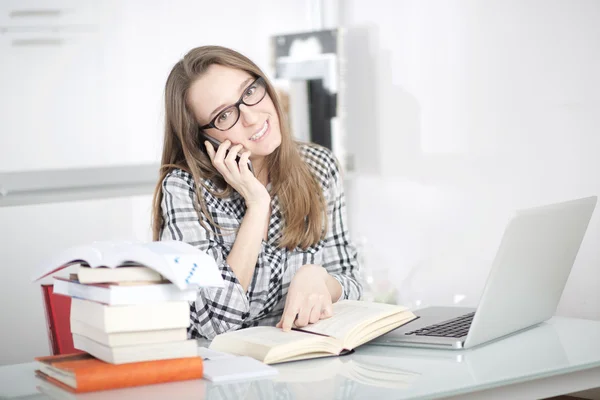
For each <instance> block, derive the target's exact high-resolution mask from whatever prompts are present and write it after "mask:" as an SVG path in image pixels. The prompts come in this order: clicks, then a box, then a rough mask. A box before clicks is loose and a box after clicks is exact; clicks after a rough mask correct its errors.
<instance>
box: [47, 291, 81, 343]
mask: <svg viewBox="0 0 600 400" xmlns="http://www.w3.org/2000/svg"><path fill="white" fill-rule="evenodd" d="M42 296H43V299H44V310H45V312H46V324H47V327H48V340H49V342H50V349H51V350H52V354H53V355H58V354H69V353H81V352H80V351H79V350H76V349H75V347H73V335H72V334H71V321H70V316H71V298H70V297H66V296H61V295H57V294H54V292H53V286H52V285H42Z"/></svg>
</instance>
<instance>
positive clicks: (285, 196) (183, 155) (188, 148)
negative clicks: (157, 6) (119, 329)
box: [152, 46, 327, 249]
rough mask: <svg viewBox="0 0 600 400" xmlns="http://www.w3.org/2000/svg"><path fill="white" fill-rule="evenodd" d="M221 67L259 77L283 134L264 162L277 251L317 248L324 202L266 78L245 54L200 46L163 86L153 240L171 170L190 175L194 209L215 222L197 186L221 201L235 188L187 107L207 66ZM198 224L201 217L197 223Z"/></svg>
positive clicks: (157, 232) (324, 224)
mask: <svg viewBox="0 0 600 400" xmlns="http://www.w3.org/2000/svg"><path fill="white" fill-rule="evenodd" d="M213 64H219V65H223V66H226V67H231V68H237V69H240V70H243V71H246V72H248V73H249V74H251V75H252V76H255V77H259V76H260V77H262V78H263V79H264V80H265V82H266V84H267V93H268V95H269V96H270V97H271V99H272V101H273V104H274V105H275V109H276V110H277V115H278V116H279V125H280V129H281V136H282V137H281V144H280V145H279V147H278V148H277V149H276V150H275V151H274V152H273V153H271V154H270V155H268V156H267V157H266V159H265V164H266V167H267V168H268V169H267V171H269V179H270V182H271V192H270V194H271V196H274V195H277V196H278V197H279V202H280V208H281V212H282V215H283V219H284V222H285V224H284V230H283V235H282V238H281V240H280V242H279V243H278V245H279V247H281V248H288V249H293V248H295V247H301V248H303V249H305V248H307V247H308V246H311V245H314V244H316V243H317V242H318V241H319V240H321V239H322V238H323V237H324V234H325V231H326V229H327V216H326V204H325V197H324V194H323V191H322V189H321V186H320V185H319V184H318V182H317V179H316V177H314V176H313V174H312V173H311V171H310V169H309V167H308V165H307V164H306V163H305V162H304V161H303V160H302V158H301V157H300V154H299V151H298V147H297V143H296V142H295V141H294V140H293V138H292V137H291V133H290V129H289V126H288V123H287V119H286V115H285V114H284V112H283V111H282V107H281V103H280V101H279V98H278V96H277V93H276V91H275V89H274V88H273V86H272V84H271V82H269V80H268V79H267V77H266V76H265V75H264V73H263V72H262V71H261V70H260V68H258V66H257V65H256V64H254V63H253V62H252V61H251V60H249V59H248V58H247V57H245V56H244V55H242V54H240V53H238V52H236V51H234V50H231V49H228V48H225V47H220V46H202V47H197V48H195V49H192V50H190V51H189V52H188V53H187V54H186V55H185V56H184V57H183V59H181V60H180V61H179V62H177V64H175V66H174V67H173V69H172V70H171V73H170V74H169V77H168V78H167V83H166V85H165V128H164V129H165V135H164V142H163V152H162V160H161V167H160V174H159V175H160V177H159V180H158V183H157V185H156V188H155V190H154V198H153V207H152V208H153V210H152V233H153V239H154V240H159V238H160V233H161V230H162V229H163V224H164V220H163V217H162V210H161V202H162V198H163V194H162V181H163V180H164V178H165V176H166V175H167V174H168V173H169V172H171V171H172V170H173V169H175V168H180V169H182V170H185V171H187V172H189V173H190V174H191V175H192V177H193V178H194V182H196V195H197V198H198V204H196V205H195V207H196V210H197V211H198V212H199V213H202V214H203V215H204V216H206V217H207V219H208V221H210V223H211V224H213V225H214V221H213V219H212V218H211V216H210V214H209V213H208V212H207V209H206V203H205V201H204V198H203V196H202V193H201V185H202V186H204V187H205V188H206V189H207V190H210V189H208V187H206V186H205V183H204V182H205V180H207V179H208V180H211V181H212V182H213V183H214V184H215V185H216V186H217V187H218V188H219V189H220V191H219V192H218V193H215V195H218V196H219V197H228V196H230V195H231V194H232V191H233V189H232V188H231V186H229V185H228V184H227V182H225V180H224V179H223V177H222V176H221V174H220V173H219V172H218V171H217V170H216V169H215V168H214V166H213V165H212V163H211V162H210V159H209V158H208V156H207V155H206V153H204V152H203V151H202V150H201V149H200V138H199V135H198V132H199V125H198V122H197V121H196V119H195V117H194V114H193V113H192V112H191V110H190V107H189V105H188V104H187V96H188V91H189V89H190V87H191V86H192V84H193V83H194V82H195V81H196V80H197V79H199V78H200V77H201V76H202V74H204V73H205V72H206V70H207V69H208V67H210V66H211V65H213ZM199 219H200V221H201V223H202V224H203V226H204V227H205V228H207V227H206V226H205V225H204V223H203V222H202V218H199Z"/></svg>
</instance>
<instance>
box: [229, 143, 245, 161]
mask: <svg viewBox="0 0 600 400" xmlns="http://www.w3.org/2000/svg"><path fill="white" fill-rule="evenodd" d="M243 148H244V146H242V145H241V144H235V145H233V146H231V147H230V148H229V151H228V153H227V155H226V156H225V161H234V162H235V158H236V157H237V155H238V153H239V152H240V150H242V149H243Z"/></svg>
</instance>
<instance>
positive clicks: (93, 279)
mask: <svg viewBox="0 0 600 400" xmlns="http://www.w3.org/2000/svg"><path fill="white" fill-rule="evenodd" d="M163 279H164V278H163V276H162V275H161V274H159V273H158V272H156V271H155V270H153V269H151V268H148V267H143V266H139V265H131V266H128V265H123V266H121V267H119V268H107V267H99V268H92V267H88V266H85V265H80V266H79V268H78V270H77V280H78V281H79V283H105V282H160V281H162V280H163Z"/></svg>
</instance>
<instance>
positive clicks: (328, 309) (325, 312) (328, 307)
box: [321, 301, 333, 319]
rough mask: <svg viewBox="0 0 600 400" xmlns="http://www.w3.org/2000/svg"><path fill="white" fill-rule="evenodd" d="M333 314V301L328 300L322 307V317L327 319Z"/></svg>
mask: <svg viewBox="0 0 600 400" xmlns="http://www.w3.org/2000/svg"><path fill="white" fill-rule="evenodd" d="M332 316H333V305H332V304H331V301H329V302H326V303H325V304H324V305H323V308H322V309H321V319H326V318H329V317H332Z"/></svg>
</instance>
